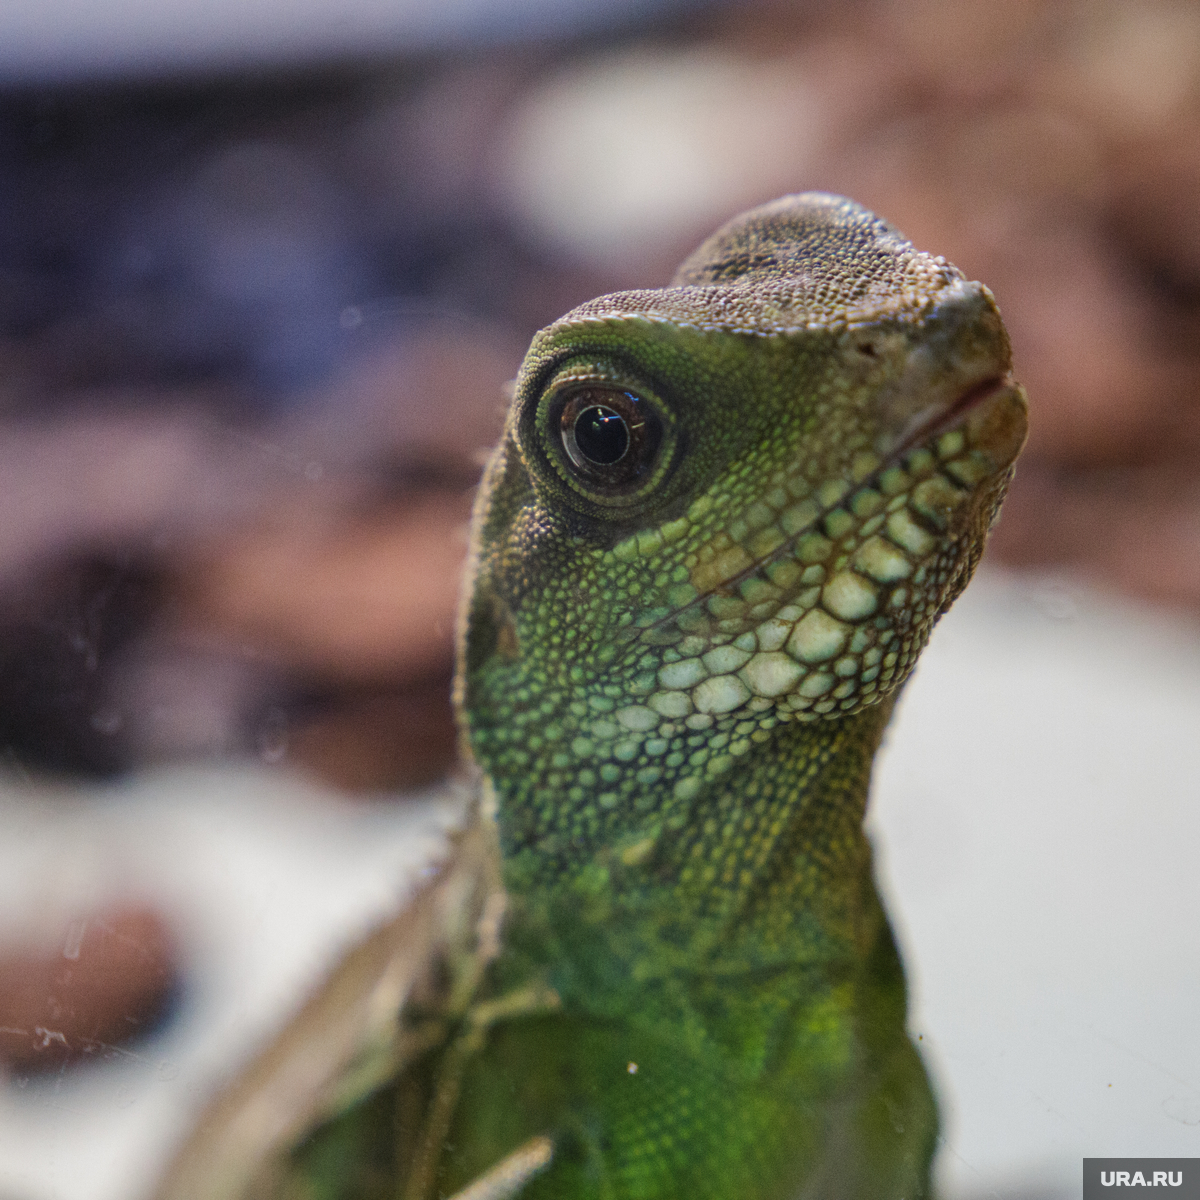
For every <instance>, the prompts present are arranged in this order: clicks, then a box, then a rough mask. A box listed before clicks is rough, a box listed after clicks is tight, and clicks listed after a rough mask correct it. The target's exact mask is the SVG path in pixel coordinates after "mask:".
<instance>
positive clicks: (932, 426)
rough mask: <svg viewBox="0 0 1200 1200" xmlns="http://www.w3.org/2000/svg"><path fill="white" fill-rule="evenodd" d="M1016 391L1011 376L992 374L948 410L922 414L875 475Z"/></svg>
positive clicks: (901, 437)
mask: <svg viewBox="0 0 1200 1200" xmlns="http://www.w3.org/2000/svg"><path fill="white" fill-rule="evenodd" d="M1015 390H1016V384H1015V383H1014V381H1013V379H1012V376H1011V375H992V376H990V377H989V378H987V379H984V380H981V381H980V382H979V383H976V384H973V385H972V386H971V387H969V388H967V390H966V391H965V392H963V393H962V394H961V395H960V396H958V398H957V399H955V400H953V401H952V402H951V403H950V404H949V405H948V406H946V407H945V408H940V409H938V410H937V411H935V412H934V413H933V414H932V415H929V414H927V413H918V414H917V415H916V416H915V417H914V418H913V419H912V420H911V421H910V422H909V426H908V428H907V429H905V430H903V431H902V432H901V434H900V436H899V438H898V440H897V442H896V445H895V446H894V447H893V448H892V450H891V451H890V452H889V453H888V455H887V457H886V458H885V459H884V461H883V463H882V464H881V465H880V466H879V468H878V469H877V471H876V472H875V474H880V473H882V472H883V471H885V470H886V469H887V468H888V467H890V466H895V465H896V464H897V463H898V462H899V461H900V460H902V459H903V458H904V457H905V456H906V455H908V454H911V453H912V452H913V451H914V450H916V449H917V448H918V447H920V446H922V445H924V444H925V443H926V442H931V441H933V440H934V439H935V438H938V437H940V436H941V435H942V434H943V433H947V432H949V431H950V430H951V429H954V428H956V427H957V426H958V425H960V424H961V423H962V421H963V419H964V418H966V417H968V416H969V415H970V414H971V413H972V412H974V411H975V410H976V409H979V408H982V407H983V406H984V405H985V404H987V402H988V401H989V400H991V399H993V398H994V397H996V396H998V395H1000V394H1001V393H1009V392H1013V391H1015Z"/></svg>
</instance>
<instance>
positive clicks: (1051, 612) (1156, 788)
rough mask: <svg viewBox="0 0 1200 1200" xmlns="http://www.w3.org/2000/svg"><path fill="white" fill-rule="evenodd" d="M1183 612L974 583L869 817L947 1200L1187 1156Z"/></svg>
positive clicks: (1198, 767)
mask: <svg viewBox="0 0 1200 1200" xmlns="http://www.w3.org/2000/svg"><path fill="white" fill-rule="evenodd" d="M1198 735H1200V623H1197V622H1196V621H1194V620H1193V621H1191V622H1188V621H1186V620H1184V619H1182V618H1179V619H1174V618H1172V617H1170V616H1168V615H1163V614H1157V613H1153V612H1150V611H1147V610H1146V609H1144V608H1139V607H1137V606H1135V605H1133V604H1131V603H1128V602H1122V601H1118V600H1113V599H1110V598H1105V597H1102V596H1099V595H1096V594H1091V593H1087V592H1085V591H1081V590H1072V589H1070V588H1067V587H1064V586H1063V585H1062V584H1057V583H1054V582H1053V581H1042V582H1038V581H1029V580H1026V581H1020V580H1015V579H1008V578H1006V577H1004V576H998V575H994V574H983V575H981V576H980V578H979V579H978V580H977V581H976V582H975V583H974V584H973V585H972V587H971V589H970V590H969V591H968V592H967V594H966V595H965V596H964V597H963V599H962V600H961V601H960V602H959V604H958V605H957V606H956V608H955V609H954V611H953V612H952V613H951V614H950V615H949V616H948V617H947V618H946V620H945V622H944V623H943V625H942V626H941V627H940V628H939V630H938V632H937V633H936V634H935V636H934V638H933V640H932V642H931V644H930V647H929V650H928V652H927V653H926V655H925V657H924V658H923V659H922V660H921V665H920V668H919V670H918V672H917V677H916V679H915V680H914V682H913V684H912V687H911V689H910V692H909V694H908V695H906V696H905V697H904V699H903V701H902V703H901V707H900V711H899V717H898V719H897V721H896V722H895V723H894V724H893V726H892V728H891V730H890V731H889V735H888V738H889V740H888V744H887V746H886V749H885V752H884V754H883V756H882V759H881V761H880V764H879V770H878V774H877V776H876V791H875V798H874V811H873V814H872V817H871V821H870V825H871V827H872V829H873V830H874V831H875V832H876V833H877V835H878V836H877V839H876V840H877V845H878V847H879V851H880V863H881V867H882V872H881V873H882V875H883V881H884V884H885V890H886V892H887V894H888V900H889V909H890V911H891V913H892V916H893V920H894V921H895V923H896V925H897V927H898V932H899V933H900V936H901V942H902V948H903V949H904V951H905V960H906V963H907V965H908V970H909V980H910V987H911V989H912V992H913V995H914V1000H915V1004H914V1010H913V1016H912V1027H913V1029H914V1031H915V1032H916V1033H918V1034H920V1035H922V1036H923V1042H922V1046H923V1047H924V1048H925V1049H926V1053H927V1057H928V1059H929V1060H930V1064H931V1066H932V1068H933V1070H934V1074H935V1077H936V1079H937V1081H938V1083H939V1084H940V1089H939V1090H940V1095H941V1098H942V1108H943V1124H944V1129H945V1137H944V1145H943V1149H942V1154H941V1158H940V1163H939V1167H940V1171H941V1180H942V1182H943V1184H944V1191H945V1193H946V1195H947V1196H952V1197H957V1196H970V1197H982V1196H989V1197H992V1196H998V1197H1010V1196H1012V1197H1018V1196H1037V1197H1042V1196H1055V1197H1057V1196H1063V1197H1067V1196H1078V1195H1079V1194H1080V1191H1081V1188H1082V1180H1081V1161H1080V1160H1081V1159H1082V1158H1083V1157H1084V1156H1085V1155H1087V1156H1089V1157H1102V1156H1114V1155H1158V1156H1168V1155H1174V1156H1179V1157H1185V1156H1200V1038H1198V1037H1197V1036H1196V1017H1197V1011H1198V1004H1200V931H1198V927H1197V914H1198V913H1200V759H1198V757H1197V753H1196V751H1197V741H1198Z"/></svg>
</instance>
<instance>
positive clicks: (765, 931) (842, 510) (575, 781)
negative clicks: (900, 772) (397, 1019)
mask: <svg viewBox="0 0 1200 1200" xmlns="http://www.w3.org/2000/svg"><path fill="white" fill-rule="evenodd" d="M1009 369H1010V354H1009V345H1008V339H1007V336H1006V334H1005V331H1004V328H1003V325H1002V324H1001V321H1000V317H999V314H998V313H997V310H996V307H995V304H994V302H993V300H992V297H991V295H990V293H989V292H988V291H987V289H986V288H984V287H983V286H982V285H980V284H977V283H970V282H967V281H966V280H965V279H964V277H963V276H962V274H961V273H960V272H959V271H958V270H957V269H955V268H954V267H953V266H951V265H950V264H948V263H946V262H945V261H944V260H943V259H940V258H935V257H932V256H930V255H927V254H923V253H921V252H919V251H917V250H915V249H914V248H913V247H912V246H911V245H910V244H909V243H908V242H906V241H905V240H904V239H903V237H902V236H901V235H900V234H899V233H897V232H896V230H894V229H892V228H891V227H890V226H888V225H886V224H885V223H884V222H882V221H880V220H879V219H878V218H876V217H874V216H873V215H872V214H870V213H869V212H867V211H865V210H864V209H862V208H861V207H859V206H858V205H856V204H854V203H852V202H851V201H848V200H845V199H841V198H839V197H832V196H826V195H819V194H806V195H801V196H789V197H785V198H784V199H782V200H779V201H776V202H775V203H773V204H769V205H766V206H764V207H762V208H759V209H756V210H754V211H753V212H750V213H747V214H745V215H743V216H741V217H739V218H737V219H735V220H734V221H732V222H731V223H730V224H728V225H727V226H725V227H724V228H723V229H722V230H720V231H718V233H716V234H715V235H714V236H713V237H712V238H710V239H709V240H708V241H706V242H705V243H704V244H703V245H702V246H701V247H700V248H699V250H697V251H696V252H695V254H693V255H692V256H691V257H690V258H689V259H688V260H687V261H686V262H685V263H684V264H683V265H682V267H681V268H680V269H679V272H678V273H677V275H676V277H675V279H674V281H673V282H672V284H671V286H670V287H668V288H665V289H662V290H658V291H634V292H624V293H620V294H617V295H612V296H605V297H602V298H600V299H598V300H594V301H592V302H591V303H589V304H585V305H583V306H582V307H580V308H578V309H576V310H574V311H573V312H571V313H569V314H567V315H566V316H565V317H563V318H562V319H561V320H559V321H557V322H556V323H555V324H553V325H552V326H550V327H549V328H548V329H545V330H543V331H542V332H541V333H539V334H538V335H537V337H536V338H535V339H534V341H533V345H532V346H531V348H530V350H529V353H528V355H527V357H526V359H525V362H524V365H523V366H522V368H521V372H520V376H519V378H518V380H517V385H516V393H515V397H514V400H513V403H512V407H511V411H510V413H509V417H508V420H507V424H506V428H505V432H504V435H503V438H502V440H501V442H500V444H499V446H498V447H497V448H496V450H495V452H494V454H493V456H492V458H491V461H490V463H489V465H488V468H487V471H486V474H485V478H484V482H483V486H482V488H481V491H480V494H479V498H478V502H477V505H476V511H475V521H474V533H473V548H472V553H471V567H470V573H469V576H468V582H467V588H466V592H465V596H464V606H463V615H462V622H461V653H460V667H459V675H458V681H457V686H456V696H457V702H458V706H459V712H460V717H461V721H462V726H463V729H464V732H465V737H466V740H467V741H468V742H469V747H470V753H471V754H472V755H473V757H474V759H475V761H476V762H477V763H478V765H479V767H480V768H481V769H482V772H483V775H484V777H485V796H486V804H485V814H484V818H483V819H484V820H487V821H494V830H495V835H496V838H497V841H498V845H499V853H500V863H501V870H502V877H503V882H504V886H505V889H506V893H507V909H506V916H505V921H504V937H503V949H502V950H501V952H500V953H499V956H498V957H497V958H496V959H495V960H494V961H493V962H492V963H491V965H490V967H489V969H488V971H487V974H486V976H485V978H484V980H483V982H482V984H481V985H480V987H479V989H478V990H477V992H476V994H475V997H474V1000H473V1002H472V1003H473V1004H474V1005H475V1006H476V1011H479V1009H478V1006H479V1005H486V1004H489V1003H490V1004H493V1005H495V1006H498V1011H499V1010H501V1009H504V1007H505V1005H506V1004H507V1005H508V1008H509V1010H511V1013H512V1014H513V1015H510V1016H508V1017H507V1018H501V1019H497V1020H495V1021H493V1022H489V1023H487V1024H486V1028H485V1027H484V1026H483V1025H479V1026H478V1030H477V1034H476V1035H475V1036H474V1040H473V1041H470V1045H469V1047H468V1045H467V1040H464V1038H463V1037H462V1036H460V1037H459V1039H458V1041H457V1042H455V1041H454V1040H453V1035H452V1038H451V1048H450V1049H448V1050H447V1049H443V1050H442V1051H440V1052H438V1053H432V1054H430V1055H428V1056H426V1058H425V1059H423V1060H422V1061H421V1062H420V1063H418V1064H417V1066H415V1067H413V1068H411V1069H410V1070H409V1071H408V1072H407V1073H406V1076H405V1078H404V1079H403V1080H402V1081H401V1082H400V1083H399V1084H393V1085H391V1086H389V1087H388V1088H385V1089H383V1090H382V1091H379V1092H376V1093H375V1094H374V1095H373V1096H372V1097H371V1098H370V1099H369V1100H368V1101H365V1102H364V1103H363V1104H361V1105H359V1106H358V1107H356V1108H355V1109H354V1110H352V1111H351V1112H349V1113H347V1114H346V1115H345V1116H343V1117H342V1118H340V1119H339V1120H338V1121H335V1122H334V1123H333V1124H332V1125H331V1126H330V1127H329V1128H328V1129H327V1130H326V1131H325V1132H324V1134H323V1135H321V1136H320V1137H318V1138H317V1139H315V1140H314V1141H313V1142H311V1143H310V1145H309V1146H307V1147H305V1148H304V1150H303V1151H302V1152H301V1155H300V1159H301V1161H305V1162H308V1163H309V1164H310V1171H311V1174H310V1179H313V1180H316V1179H318V1178H319V1179H320V1180H322V1181H323V1182H321V1184H320V1186H317V1184H316V1183H314V1184H313V1185H312V1187H311V1189H310V1190H309V1192H308V1193H307V1194H308V1195H312V1196H318V1195H319V1196H322V1197H324V1196H331V1197H332V1196H338V1197H342V1196H345V1197H350V1196H355V1197H358V1196H363V1197H366V1196H371V1197H373V1196H377V1195H378V1196H383V1195H388V1196H404V1195H408V1196H416V1195H420V1194H422V1193H424V1194H425V1195H437V1196H449V1195H452V1194H453V1193H454V1192H455V1191H456V1190H458V1189H462V1188H464V1187H467V1186H468V1185H470V1184H471V1182H472V1180H476V1179H478V1178H479V1177H481V1176H482V1177H484V1180H485V1185H486V1186H493V1190H492V1191H490V1192H488V1191H486V1188H485V1191H484V1192H483V1193H481V1194H486V1195H489V1196H491V1195H494V1196H497V1197H499V1196H506V1195H510V1194H511V1195H520V1196H521V1197H522V1198H523V1200H584V1198H587V1200H670V1198H676V1197H677V1198H679V1200H705V1198H707V1200H768V1198H772V1200H774V1198H780V1200H782V1198H784V1197H821V1198H824V1200H831V1198H834V1197H844V1198H850V1197H854V1198H863V1200H887V1198H896V1200H899V1198H901V1197H904V1198H906V1200H913V1198H915V1197H920V1196H925V1195H928V1194H929V1190H930V1183H929V1170H930V1161H931V1157H932V1153H933V1149H934V1142H935V1136H936V1131H937V1117H936V1109H935V1105H934V1101H933V1097H932V1094H931V1091H930V1088H929V1084H928V1082H927V1079H926V1076H925V1072H924V1070H923V1068H922V1065H921V1062H920V1059H919V1057H918V1055H917V1053H916V1051H915V1049H914V1047H913V1046H912V1044H911V1043H910V1041H909V1039H908V1037H907V1035H906V1033H905V1028H904V1025H905V988H904V979H903V974H902V970H901V966H900V962H899V959H898V957H897V954H896V949H895V946H894V943H893V939H892V936H891V933H890V930H889V928H888V924H887V920H886V918H885V916H884V913H883V911H882V908H881V906H880V902H879V899H878V896H877V894H876V890H875V886H874V883H873V879H872V871H871V855H870V848H869V846H868V843H867V840H866V838H865V836H864V833H863V829H862V822H863V816H864V811H865V807H866V801H867V790H868V784H869V780H870V773H871V764H872V759H873V757H874V755H875V751H876V749H877V747H878V745H879V740H880V737H881V735H882V733H883V730H884V727H885V726H886V724H887V721H888V718H889V716H890V714H891V710H892V706H893V703H894V700H895V697H896V694H897V691H898V689H899V688H900V686H901V685H902V683H903V682H904V680H905V678H906V677H907V676H908V674H909V672H910V671H911V670H912V667H913V665H914V663H915V661H916V658H917V656H918V654H919V653H920V651H921V649H922V647H923V646H924V644H925V642H926V640H927V638H928V637H929V633H930V630H931V629H932V627H933V625H934V623H935V621H936V620H937V618H938V617H939V616H940V615H941V614H942V613H943V612H945V610H946V609H947V607H948V606H949V605H950V604H951V603H952V602H953V600H954V599H955V597H956V596H957V595H958V594H959V593H960V592H961V590H962V589H963V587H964V586H965V585H966V584H967V582H968V580H969V579H970V577H971V574H972V572H973V570H974V568H975V565H976V563H977V562H978V560H979V556H980V554H981V553H982V550H983V547H984V542H985V539H986V537H987V533H988V530H989V528H990V526H991V524H992V522H993V521H994V519H995V517H996V514H997V511H998V508H999V505H1000V502H1001V500H1002V498H1003V494H1004V491H1005V488H1006V486H1007V483H1008V480H1009V478H1010V475H1011V471H1012V465H1013V461H1014V459H1015V457H1016V455H1017V452H1018V450H1019V449H1020V446H1021V443H1022V441H1023V439H1024V436H1025V427H1026V416H1025V411H1026V406H1025V398H1024V395H1023V393H1022V391H1021V389H1020V388H1019V387H1018V386H1017V385H1016V384H1014V383H1013V381H1012V379H1011V376H1010V374H1009ZM618 452H619V453H618ZM614 456H615V457H614ZM522 996H526V997H529V996H533V997H535V1000H534V1001H532V1002H530V1003H528V1004H522V1002H521V1001H520V997H522ZM536 997H541V999H540V1000H537V999H536ZM512 998H517V999H516V1002H514V1003H510V1001H511V1000H512ZM463 1028H465V1026H463ZM455 1046H457V1050H455V1048H454V1047H455ZM464 1047H467V1049H464ZM456 1053H458V1055H459V1057H458V1058H457V1059H455V1060H454V1061H455V1065H453V1067H452V1068H451V1067H450V1066H447V1062H448V1058H449V1057H452V1056H453V1055H454V1054H456ZM447 1080H451V1081H452V1084H453V1086H450V1085H448V1084H447ZM439 1104H440V1105H441V1106H442V1109H443V1118H442V1121H443V1123H442V1126H440V1128H441V1129H442V1130H443V1132H444V1136H441V1135H439V1137H438V1138H437V1144H436V1146H435V1147H434V1153H433V1155H432V1157H431V1158H430V1156H429V1154H428V1150H429V1147H428V1145H426V1158H427V1160H428V1161H427V1163H426V1166H425V1168H423V1169H424V1171H425V1174H426V1176H427V1179H423V1180H422V1179H417V1180H414V1178H413V1176H412V1174H411V1172H412V1171H414V1170H417V1171H418V1174H419V1173H420V1170H419V1169H418V1168H413V1167H412V1166H411V1164H412V1162H413V1161H414V1159H415V1158H419V1157H420V1156H421V1153H422V1151H421V1138H422V1136H425V1137H426V1139H427V1140H428V1129H429V1128H430V1126H429V1123H428V1120H429V1119H428V1116H427V1114H428V1112H429V1111H430V1109H431V1106H433V1107H436V1106H437V1105H439ZM422 1130H425V1131H426V1132H425V1134H422V1132H421V1131H422ZM322 1138H323V1139H324V1140H322ZM535 1138H537V1139H541V1140H540V1141H539V1142H538V1143H536V1144H537V1145H539V1146H544V1147H547V1148H548V1149H547V1152H546V1153H545V1154H544V1155H543V1159H545V1158H548V1159H549V1161H548V1165H543V1166H542V1167H541V1169H540V1170H539V1171H537V1172H533V1171H529V1172H527V1173H526V1175H524V1176H521V1180H522V1182H520V1183H519V1184H518V1185H515V1186H517V1190H516V1191H515V1192H514V1191H512V1190H511V1189H510V1190H507V1191H506V1190H504V1187H503V1186H502V1185H500V1184H499V1183H495V1184H494V1185H490V1184H486V1181H487V1179H488V1178H490V1177H489V1176H488V1172H489V1171H493V1168H495V1167H496V1164H498V1163H503V1162H504V1161H505V1160H506V1156H510V1155H512V1154H513V1152H514V1151H518V1150H519V1148H520V1147H522V1146H527V1145H529V1144H530V1139H535ZM541 1162H542V1160H539V1163H541ZM320 1163H324V1164H325V1165H326V1168H327V1169H324V1170H319V1169H318V1164H320ZM335 1163H336V1164H337V1165H336V1169H333V1167H332V1164H335ZM406 1173H409V1178H408V1183H407V1185H406V1184H405V1182H404V1177H405V1174H406ZM493 1174H494V1172H493ZM518 1174H519V1172H518ZM406 1186H407V1188H408V1191H407V1192H406V1191H405V1190H404V1189H405V1187H406Z"/></svg>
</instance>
